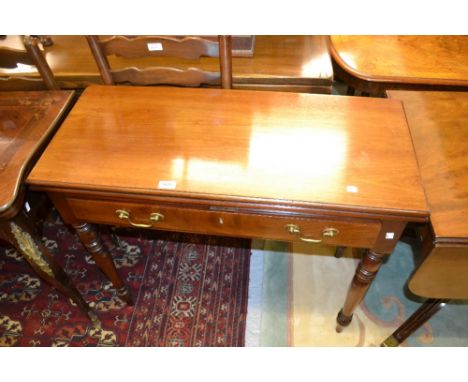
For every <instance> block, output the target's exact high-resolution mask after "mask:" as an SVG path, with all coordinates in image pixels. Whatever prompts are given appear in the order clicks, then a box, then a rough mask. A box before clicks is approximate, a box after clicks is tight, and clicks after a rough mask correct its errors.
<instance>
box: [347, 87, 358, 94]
mask: <svg viewBox="0 0 468 382" xmlns="http://www.w3.org/2000/svg"><path fill="white" fill-rule="evenodd" d="M355 91H356V90H355V89H354V88H353V87H352V86H348V90H346V95H349V96H353V95H354V93H355Z"/></svg>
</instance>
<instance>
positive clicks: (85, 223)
mask: <svg viewBox="0 0 468 382" xmlns="http://www.w3.org/2000/svg"><path fill="white" fill-rule="evenodd" d="M27 182H28V184H29V185H30V186H31V187H33V188H34V189H38V190H43V191H46V192H47V193H48V195H49V196H50V198H51V199H52V201H53V202H54V204H55V206H56V207H57V209H58V211H59V213H60V214H61V216H62V218H63V219H64V220H65V222H66V223H69V224H71V225H73V226H74V227H75V229H76V231H77V232H78V235H79V236H80V238H81V240H82V241H83V242H84V244H85V245H86V247H87V248H88V250H89V251H91V253H93V254H94V256H95V257H96V258H98V259H100V260H99V261H98V265H99V266H101V268H102V269H103V270H104V272H105V273H106V274H107V275H108V277H109V278H110V279H111V281H112V282H113V283H114V285H115V286H116V288H117V289H118V291H119V293H120V296H121V297H122V298H124V299H126V300H127V301H131V297H130V295H129V294H128V291H127V289H126V287H125V285H124V283H123V281H122V280H121V278H120V277H119V275H118V273H117V271H116V269H115V267H114V266H113V263H112V260H111V257H110V254H109V252H108V251H107V249H106V248H105V247H104V245H103V244H102V241H101V240H100V239H99V235H98V233H97V231H96V229H95V228H94V226H93V223H94V224H108V225H119V226H125V227H129V226H134V227H137V228H148V229H159V230H174V231H183V232H194V233H203V234H211V235H225V236H236V237H251V238H266V239H276V240H291V241H294V240H303V241H307V242H310V243H311V245H313V243H324V244H328V245H333V246H337V245H340V246H352V247H358V248H367V249H368V251H365V254H364V255H363V258H362V261H361V263H360V265H359V266H358V268H357V270H356V274H355V276H354V279H353V280H352V281H351V286H350V288H349V292H348V295H347V297H346V301H345V303H344V305H343V308H342V310H341V311H340V313H339V315H338V329H341V328H342V327H343V326H346V325H348V324H349V322H350V321H351V318H352V313H353V311H354V309H355V307H356V305H357V304H358V303H359V301H360V300H361V299H362V298H363V296H364V295H365V293H366V291H367V289H368V287H369V285H370V283H371V282H372V280H373V278H374V277H375V275H376V273H377V271H378V269H379V267H380V265H381V263H382V260H383V258H384V257H385V255H388V254H390V253H392V251H393V249H394V247H395V245H396V243H397V242H398V239H399V238H400V235H401V233H402V231H403V229H404V228H405V226H406V224H407V223H408V222H426V221H427V220H428V210H427V206H426V202H425V197H424V193H423V190H422V187H421V183H420V176H419V172H418V166H417V163H416V158H415V154H414V150H413V145H412V142H411V137H410V134H409V131H408V126H407V124H406V119H405V115H404V112H403V108H402V104H401V103H400V102H399V101H396V100H388V99H370V98H360V97H338V96H327V95H315V94H302V93H286V92H270V91H261V92H260V91H249V90H227V89H181V88H169V87H126V86H99V85H93V86H90V87H88V88H87V89H86V90H85V91H84V93H83V94H82V96H81V97H80V99H79V100H78V102H77V103H76V105H75V106H74V108H73V109H72V111H71V112H70V114H69V115H68V117H67V118H66V120H65V121H64V123H63V125H62V126H61V128H60V129H59V131H58V132H57V134H56V135H55V136H54V138H53V139H52V141H51V142H50V144H49V146H48V147H47V149H46V150H45V152H44V154H43V155H42V157H41V158H40V159H39V161H38V163H37V164H36V165H35V167H34V168H33V170H32V172H31V173H30V175H29V177H28V180H27ZM345 282H348V281H345ZM338 309H339V307H337V310H338Z"/></svg>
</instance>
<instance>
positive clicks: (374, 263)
mask: <svg viewBox="0 0 468 382" xmlns="http://www.w3.org/2000/svg"><path fill="white" fill-rule="evenodd" d="M405 227H406V223H404V222H399V221H395V222H390V221H387V222H382V227H381V229H380V233H379V237H378V239H377V241H376V243H375V245H374V248H372V249H370V250H367V251H365V252H364V254H363V256H362V259H361V262H360V263H359V265H358V267H357V269H356V273H355V274H354V277H353V280H352V281H351V285H350V287H349V289H348V294H347V296H346V300H345V303H344V305H343V308H342V309H341V310H340V311H339V312H338V315H337V317H336V322H337V325H336V331H337V332H338V333H340V332H341V331H343V329H344V328H345V327H346V326H348V325H349V324H350V323H351V320H352V319H353V312H354V310H355V309H356V307H357V306H358V304H359V303H360V302H361V300H362V299H363V298H364V297H365V295H366V293H367V290H368V289H369V287H370V286H371V284H372V281H373V280H374V278H375V276H377V272H378V271H379V269H380V266H381V265H382V261H383V260H384V258H385V256H387V255H390V254H391V253H392V252H393V250H394V249H395V246H396V244H397V243H398V240H399V239H400V237H401V234H402V232H403V230H404V229H405Z"/></svg>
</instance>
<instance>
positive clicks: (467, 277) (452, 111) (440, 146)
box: [388, 91, 468, 299]
mask: <svg viewBox="0 0 468 382" xmlns="http://www.w3.org/2000/svg"><path fill="white" fill-rule="evenodd" d="M388 95H389V97H390V98H393V99H399V100H402V101H403V103H404V107H405V111H406V115H407V118H408V124H409V127H410V130H411V135H412V138H413V142H414V147H415V150H416V154H417V158H418V163H419V168H420V172H421V178H422V183H423V187H424V190H425V193H426V198H427V203H428V207H429V209H430V212H431V231H432V232H431V234H429V235H427V238H426V239H425V245H424V247H423V251H422V252H423V257H424V259H423V261H422V263H421V264H420V265H419V267H418V269H417V270H416V271H415V273H414V274H413V276H412V278H411V280H410V282H409V287H410V289H411V291H412V292H414V293H416V294H418V295H420V296H424V297H430V298H445V299H447V298H468V161H467V158H468V144H467V140H468V93H462V92H409V91H389V92H388Z"/></svg>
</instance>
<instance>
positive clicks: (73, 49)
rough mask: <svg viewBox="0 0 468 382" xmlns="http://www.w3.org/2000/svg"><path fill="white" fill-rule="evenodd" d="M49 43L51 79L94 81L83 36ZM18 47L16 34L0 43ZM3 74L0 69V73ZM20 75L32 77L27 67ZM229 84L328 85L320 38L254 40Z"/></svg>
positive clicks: (212, 61) (207, 61)
mask: <svg viewBox="0 0 468 382" xmlns="http://www.w3.org/2000/svg"><path fill="white" fill-rule="evenodd" d="M52 39H53V41H54V44H53V45H52V46H50V47H47V48H45V55H46V59H47V61H48V63H49V65H50V66H51V68H52V71H53V72H54V75H55V76H56V77H57V79H58V80H59V81H62V82H67V81H68V84H69V85H75V86H76V85H77V84H80V83H100V82H101V81H100V76H99V71H98V68H97V66H96V64H95V62H94V59H93V56H92V54H91V51H90V49H89V46H88V44H87V42H86V39H85V37H84V36H52ZM1 43H2V44H6V45H9V46H16V47H21V42H20V40H19V38H18V36H9V37H8V38H7V39H6V40H4V41H2V42H1ZM124 62H125V59H122V58H118V57H111V58H110V63H111V65H112V66H115V67H119V66H120V67H121V66H126V65H128V64H127V63H125V64H124ZM132 62H134V64H135V66H140V65H141V66H148V65H166V66H181V60H180V59H171V58H150V59H136V60H132ZM183 65H187V66H197V67H200V68H201V69H204V70H213V71H217V70H219V63H218V59H216V58H207V57H203V58H201V59H200V61H198V60H184V61H183ZM1 73H5V71H1V70H0V74H1ZM23 74H26V75H28V74H30V75H35V74H37V72H35V71H31V69H28V68H26V69H23ZM233 76H234V83H237V84H276V85H298V86H331V84H332V80H333V70H332V66H331V60H330V57H329V54H328V49H327V44H326V37H325V36H255V50H254V54H253V57H234V58H233Z"/></svg>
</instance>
